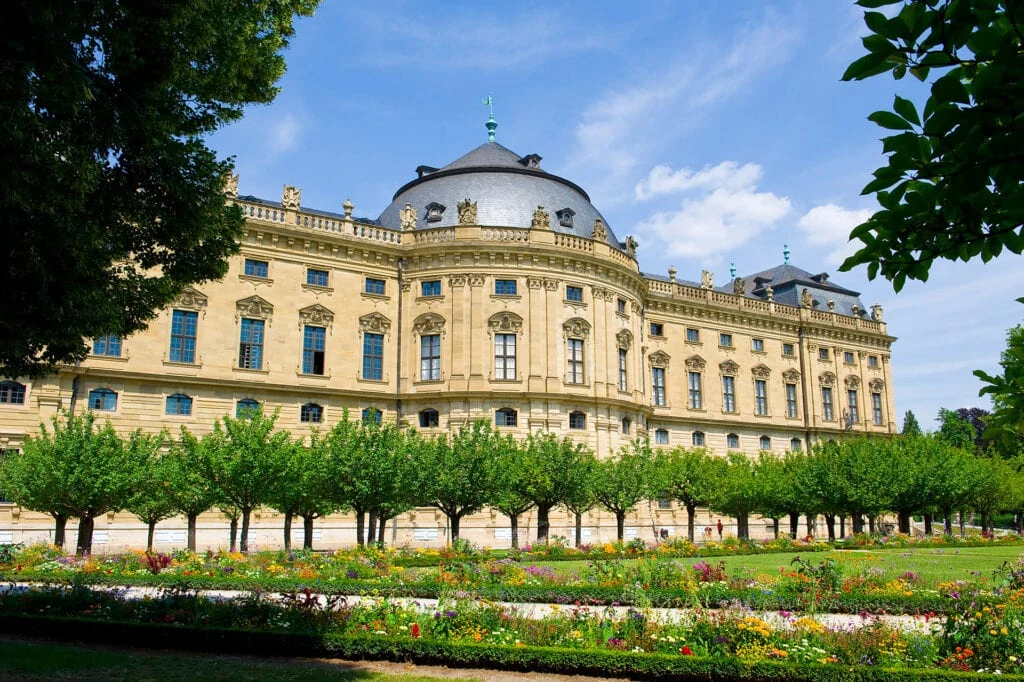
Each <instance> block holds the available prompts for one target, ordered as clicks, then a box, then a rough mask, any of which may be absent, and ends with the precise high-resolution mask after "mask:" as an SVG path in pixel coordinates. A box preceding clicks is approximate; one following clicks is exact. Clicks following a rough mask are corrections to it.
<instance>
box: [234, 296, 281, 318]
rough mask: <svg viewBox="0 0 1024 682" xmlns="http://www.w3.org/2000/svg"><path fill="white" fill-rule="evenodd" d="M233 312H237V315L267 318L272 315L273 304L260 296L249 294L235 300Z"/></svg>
mask: <svg viewBox="0 0 1024 682" xmlns="http://www.w3.org/2000/svg"><path fill="white" fill-rule="evenodd" d="M235 312H236V313H237V314H238V317H249V318H255V319H257V320H269V319H270V318H271V317H272V316H273V315H274V306H273V305H271V304H270V302H269V301H267V300H266V299H264V298H262V297H260V296H249V297H248V298H243V299H242V300H240V301H235Z"/></svg>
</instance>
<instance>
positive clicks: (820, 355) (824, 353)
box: [818, 348, 828, 360]
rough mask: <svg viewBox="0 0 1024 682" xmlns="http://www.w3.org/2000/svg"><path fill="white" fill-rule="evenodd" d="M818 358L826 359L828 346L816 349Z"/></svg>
mask: <svg viewBox="0 0 1024 682" xmlns="http://www.w3.org/2000/svg"><path fill="white" fill-rule="evenodd" d="M818 359H819V360H828V348H819V349H818Z"/></svg>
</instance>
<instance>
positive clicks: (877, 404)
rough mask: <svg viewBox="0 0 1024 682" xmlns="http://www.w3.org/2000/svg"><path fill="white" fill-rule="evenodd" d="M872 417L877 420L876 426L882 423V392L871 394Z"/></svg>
mask: <svg viewBox="0 0 1024 682" xmlns="http://www.w3.org/2000/svg"><path fill="white" fill-rule="evenodd" d="M871 418H872V420H873V421H874V422H875V426H881V425H882V394H881V393H872V394H871Z"/></svg>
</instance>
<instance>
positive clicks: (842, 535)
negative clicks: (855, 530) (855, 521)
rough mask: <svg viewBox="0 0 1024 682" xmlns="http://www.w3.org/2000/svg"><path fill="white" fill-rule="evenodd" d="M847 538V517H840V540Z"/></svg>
mask: <svg viewBox="0 0 1024 682" xmlns="http://www.w3.org/2000/svg"><path fill="white" fill-rule="evenodd" d="M845 537H846V517H845V516H840V517H839V539H840V540H841V539H843V538H845Z"/></svg>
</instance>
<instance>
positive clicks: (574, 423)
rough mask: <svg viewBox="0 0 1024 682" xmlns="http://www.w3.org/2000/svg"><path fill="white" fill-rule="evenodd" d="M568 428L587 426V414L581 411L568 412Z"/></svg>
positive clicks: (583, 427)
mask: <svg viewBox="0 0 1024 682" xmlns="http://www.w3.org/2000/svg"><path fill="white" fill-rule="evenodd" d="M569 428H570V429H585V428H587V415H585V414H583V413H582V412H570V413H569Z"/></svg>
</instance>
